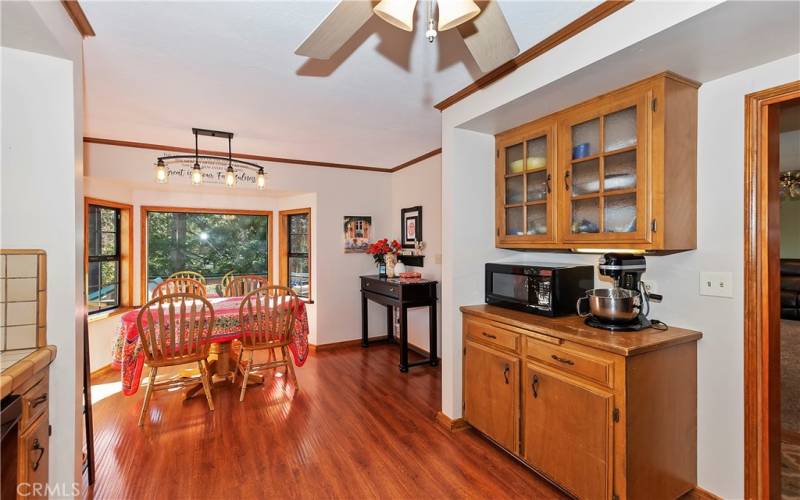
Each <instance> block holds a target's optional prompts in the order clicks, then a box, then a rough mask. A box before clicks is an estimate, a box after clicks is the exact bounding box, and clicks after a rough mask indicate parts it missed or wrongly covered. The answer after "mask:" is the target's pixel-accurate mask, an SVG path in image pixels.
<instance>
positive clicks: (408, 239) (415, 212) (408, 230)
mask: <svg viewBox="0 0 800 500" xmlns="http://www.w3.org/2000/svg"><path fill="white" fill-rule="evenodd" d="M400 235H401V239H402V241H401V242H400V244H401V246H402V247H403V248H414V245H415V244H416V243H417V242H418V241H422V206H416V207H409V208H403V209H401V210H400Z"/></svg>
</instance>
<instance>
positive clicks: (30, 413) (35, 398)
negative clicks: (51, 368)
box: [20, 376, 50, 432]
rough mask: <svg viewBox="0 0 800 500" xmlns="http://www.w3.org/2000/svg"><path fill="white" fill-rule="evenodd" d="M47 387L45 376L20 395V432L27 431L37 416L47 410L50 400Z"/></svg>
mask: <svg viewBox="0 0 800 500" xmlns="http://www.w3.org/2000/svg"><path fill="white" fill-rule="evenodd" d="M49 386H50V384H49V383H48V377H47V376H45V377H44V378H42V379H41V380H40V381H39V382H37V383H36V385H34V386H33V387H31V388H30V389H28V390H27V391H26V392H25V394H23V395H22V417H21V419H20V432H22V431H24V430H25V429H27V428H28V426H29V425H31V424H32V423H33V422H34V421H35V420H36V419H37V418H38V417H39V415H41V414H43V413H44V412H45V411H46V410H47V407H48V406H49V400H50V395H49V394H48V390H49Z"/></svg>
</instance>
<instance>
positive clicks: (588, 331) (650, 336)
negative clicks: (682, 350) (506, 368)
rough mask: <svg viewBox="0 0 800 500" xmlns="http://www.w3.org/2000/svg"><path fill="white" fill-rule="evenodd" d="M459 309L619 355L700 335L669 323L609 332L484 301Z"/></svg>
mask: <svg viewBox="0 0 800 500" xmlns="http://www.w3.org/2000/svg"><path fill="white" fill-rule="evenodd" d="M461 312H462V313H463V314H467V315H471V316H476V317H479V318H483V319H487V320H491V321H495V322H498V323H503V324H505V325H509V326H512V327H515V328H519V329H521V330H523V332H522V333H525V332H526V331H528V332H531V333H533V334H537V335H548V336H550V337H556V338H558V339H561V340H566V341H570V342H575V343H576V344H583V345H585V346H588V347H593V348H595V349H600V350H603V351H607V352H611V353H614V354H620V355H622V356H635V355H637V354H642V353H645V352H650V351H655V350H658V349H663V348H665V347H670V346H673V345H677V344H683V343H685V342H694V341H696V340H698V339H700V338H702V336H703V334H702V333H700V332H696V331H694V330H686V329H684V328H677V327H674V326H671V325H670V327H669V329H668V330H666V331H663V330H656V329H655V328H648V329H647V330H642V331H639V332H611V331H608V330H601V329H599V328H592V327H590V326H587V325H586V324H585V323H584V322H583V321H584V320H583V318H580V317H578V316H577V315H571V316H561V317H557V318H550V317H547V316H538V315H535V314H530V313H526V312H522V311H515V310H512V309H505V308H503V307H497V306H490V305H488V304H481V305H475V306H461ZM532 336H534V335H532Z"/></svg>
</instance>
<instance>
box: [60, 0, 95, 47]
mask: <svg viewBox="0 0 800 500" xmlns="http://www.w3.org/2000/svg"><path fill="white" fill-rule="evenodd" d="M61 5H63V6H64V9H65V10H66V11H67V14H69V17H70V19H72V22H73V23H75V28H77V29H78V33H80V34H81V36H82V37H83V38H86V37H87V36H95V33H94V28H92V25H91V24H89V19H88V18H87V17H86V13H85V12H84V11H83V8H82V7H81V4H79V3H78V0H61Z"/></svg>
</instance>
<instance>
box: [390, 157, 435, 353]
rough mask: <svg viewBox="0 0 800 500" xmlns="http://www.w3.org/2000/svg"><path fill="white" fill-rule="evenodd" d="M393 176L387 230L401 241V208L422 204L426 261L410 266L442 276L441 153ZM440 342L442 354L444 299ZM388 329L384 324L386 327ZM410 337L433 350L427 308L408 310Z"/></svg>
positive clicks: (428, 276) (428, 274)
mask: <svg viewBox="0 0 800 500" xmlns="http://www.w3.org/2000/svg"><path fill="white" fill-rule="evenodd" d="M391 177H392V217H393V218H394V220H393V221H391V223H392V226H393V227H392V230H391V231H390V232H389V233H388V235H390V236H391V237H392V238H394V239H396V240H397V241H400V236H401V228H400V210H401V209H403V208H408V207H415V206H418V205H419V206H422V239H423V241H424V242H425V265H424V266H423V267H413V268H411V267H410V268H409V270H410V271H411V270H414V271H419V272H420V273H422V276H423V277H424V278H426V279H432V280H437V281H440V284H439V286H440V287H441V278H442V264H441V260H442V157H441V155H436V156H434V157H432V158H428V159H427V160H424V161H421V162H419V163H417V164H415V165H412V166H410V167H406V168H404V169H402V170H398V171H397V172H395V173H393V174H391ZM437 307H438V309H437V316H436V318H437V325H438V327H437V328H438V334H439V335H438V342H437V344H438V345H437V349H438V352H439V353H440V355H441V346H442V334H441V332H442V315H441V302H440V303H439V304H438V305H437ZM384 329H385V328H384ZM408 341H409V342H410V343H411V344H414V345H415V346H417V347H421V348H423V349H425V350H428V351H429V350H430V337H429V335H428V308H427V307H423V308H416V309H411V310H409V312H408Z"/></svg>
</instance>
